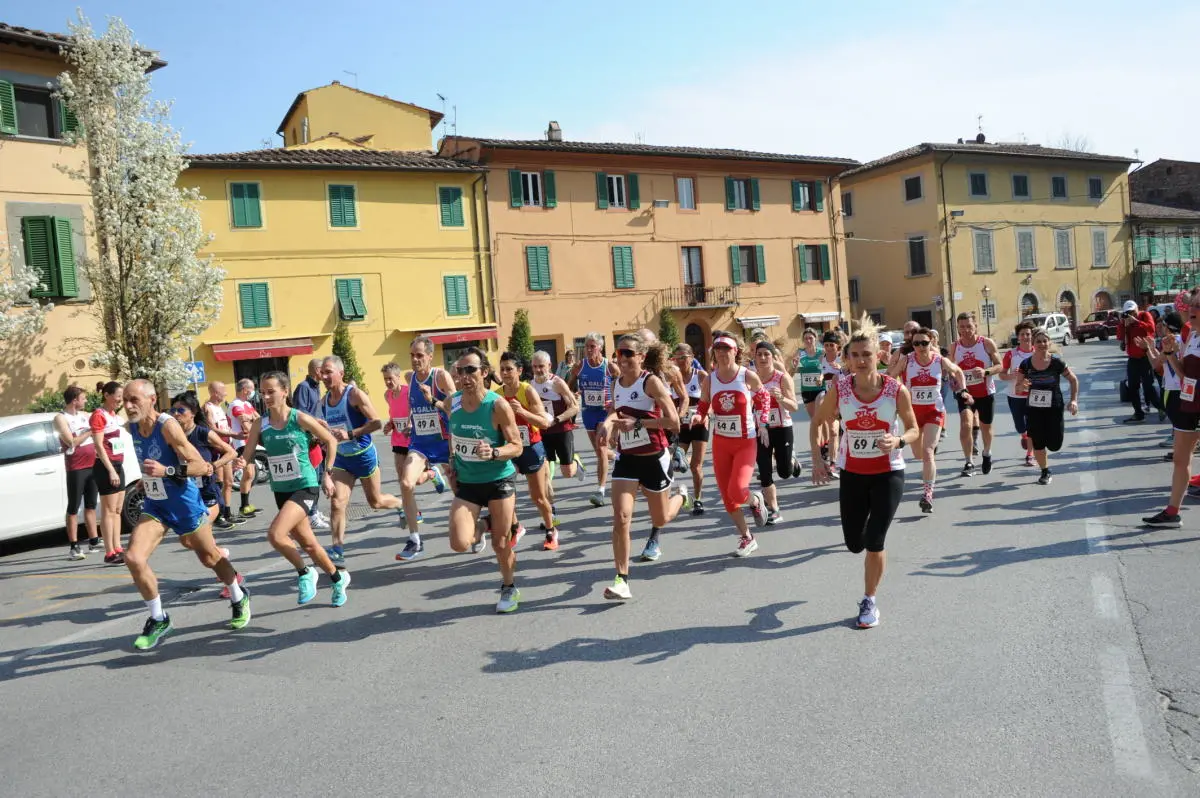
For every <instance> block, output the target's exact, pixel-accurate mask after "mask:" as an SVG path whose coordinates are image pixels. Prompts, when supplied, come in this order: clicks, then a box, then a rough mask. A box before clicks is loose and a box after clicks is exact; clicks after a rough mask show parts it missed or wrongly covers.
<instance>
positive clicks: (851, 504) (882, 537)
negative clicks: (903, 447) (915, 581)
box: [838, 468, 904, 554]
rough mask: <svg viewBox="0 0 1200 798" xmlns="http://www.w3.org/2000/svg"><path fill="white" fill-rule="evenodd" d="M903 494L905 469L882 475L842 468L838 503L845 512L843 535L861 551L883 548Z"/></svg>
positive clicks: (852, 546) (857, 551)
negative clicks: (859, 472)
mask: <svg viewBox="0 0 1200 798" xmlns="http://www.w3.org/2000/svg"><path fill="white" fill-rule="evenodd" d="M903 496H904V469H903V468H898V469H896V470H895V471H885V472H884V473H882V474H855V473H854V472H852V471H847V470H846V469H842V472H841V478H840V480H839V482H838V503H839V505H840V509H841V513H842V538H843V539H844V540H845V543H846V548H847V549H849V550H850V551H851V552H853V553H855V554H858V553H859V552H860V551H862V550H863V549H866V550H867V551H883V544H884V542H885V541H886V539H887V533H888V527H890V526H891V525H892V519H893V518H895V517H896V509H897V508H898V507H899V506H900V499H901V498H903Z"/></svg>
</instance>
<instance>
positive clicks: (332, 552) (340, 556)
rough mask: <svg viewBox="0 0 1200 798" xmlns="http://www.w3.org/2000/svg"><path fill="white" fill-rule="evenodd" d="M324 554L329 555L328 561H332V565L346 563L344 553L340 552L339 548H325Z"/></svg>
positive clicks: (340, 548)
mask: <svg viewBox="0 0 1200 798" xmlns="http://www.w3.org/2000/svg"><path fill="white" fill-rule="evenodd" d="M325 553H326V554H328V555H329V559H331V560H333V564H334V565H341V564H342V563H344V562H346V553H345V552H344V551H342V547H341V546H326V547H325Z"/></svg>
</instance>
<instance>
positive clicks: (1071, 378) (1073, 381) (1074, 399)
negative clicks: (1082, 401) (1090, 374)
mask: <svg viewBox="0 0 1200 798" xmlns="http://www.w3.org/2000/svg"><path fill="white" fill-rule="evenodd" d="M1063 376H1064V377H1066V378H1067V384H1068V385H1070V386H1071V398H1070V399H1069V400H1068V403H1069V404H1073V405H1075V407H1076V410H1077V409H1078V407H1079V378H1078V377H1076V376H1075V372H1073V371H1071V367H1070V366H1063ZM1076 410H1071V415H1075V412H1076Z"/></svg>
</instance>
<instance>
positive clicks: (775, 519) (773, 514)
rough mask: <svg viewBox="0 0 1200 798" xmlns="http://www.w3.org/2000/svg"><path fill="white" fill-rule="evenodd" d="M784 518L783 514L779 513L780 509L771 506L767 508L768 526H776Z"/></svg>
mask: <svg viewBox="0 0 1200 798" xmlns="http://www.w3.org/2000/svg"><path fill="white" fill-rule="evenodd" d="M782 520H783V516H782V515H780V514H779V510H777V509H774V508H771V507H768V508H767V526H775V525H776V524H778V523H779V522H780V521H782Z"/></svg>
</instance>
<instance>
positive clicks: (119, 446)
mask: <svg viewBox="0 0 1200 798" xmlns="http://www.w3.org/2000/svg"><path fill="white" fill-rule="evenodd" d="M88 425H89V426H90V427H91V429H92V432H99V433H100V434H101V436H102V437H103V439H104V451H105V453H106V454H107V455H108V459H109V460H110V461H112V464H113V465H116V464H117V463H122V462H124V461H125V439H124V438H122V437H121V427H122V426H124V424H122V422H121V419H120V418H119V417H117V416H115V415H113V414H112V413H110V412H108V411H107V410H105V409H104V408H103V407H97V408H96V409H95V410H93V411H92V416H91V418H90V419H88Z"/></svg>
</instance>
